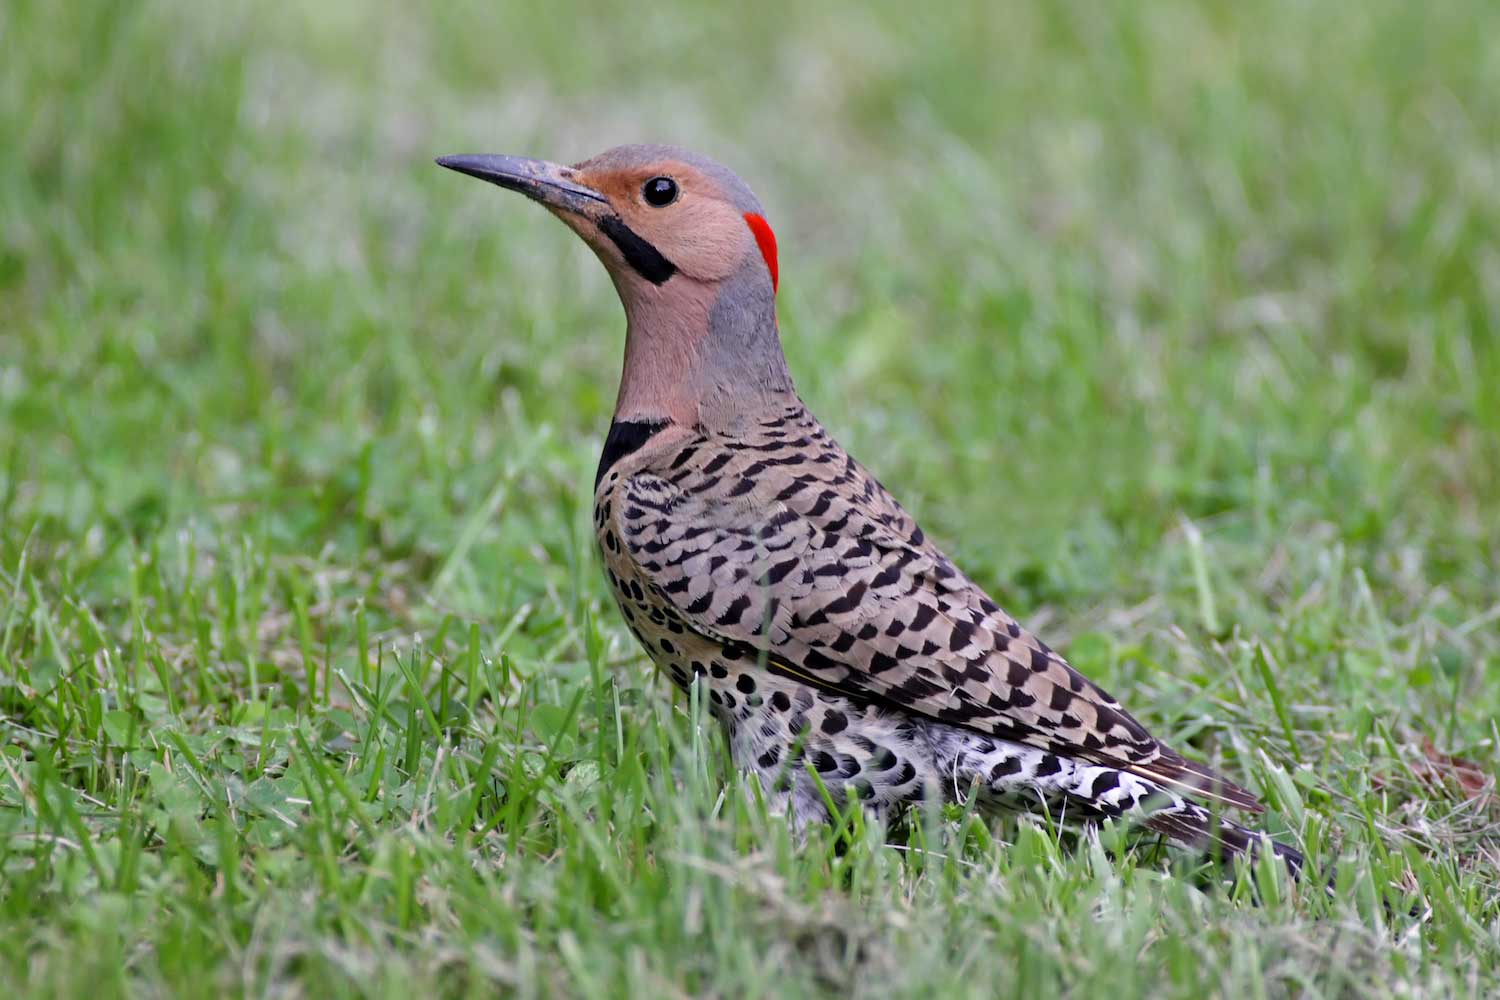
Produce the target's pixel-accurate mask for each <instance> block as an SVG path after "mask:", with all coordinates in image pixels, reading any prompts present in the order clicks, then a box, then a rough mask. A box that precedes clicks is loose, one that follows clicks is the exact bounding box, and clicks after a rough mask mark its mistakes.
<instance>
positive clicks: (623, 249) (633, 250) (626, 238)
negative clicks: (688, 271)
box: [599, 215, 677, 285]
mask: <svg viewBox="0 0 1500 1000" xmlns="http://www.w3.org/2000/svg"><path fill="white" fill-rule="evenodd" d="M599 230H600V231H601V232H602V233H604V235H605V236H608V237H609V238H610V240H611V242H613V243H614V245H615V246H617V247H619V248H620V253H621V254H623V255H624V257H625V263H627V264H629V265H630V266H631V267H633V268H635V271H636V273H637V274H639V275H640V276H641V277H643V278H645V279H646V280H647V281H649V282H651V283H652V284H653V285H659V284H661V283H662V282H664V281H666V280H667V279H668V278H670V277H671V276H672V275H674V274H676V273H677V266H676V265H675V264H673V263H672V262H671V261H670V260H667V258H665V257H663V256H662V255H661V251H659V250H657V249H656V247H654V246H652V245H651V244H650V243H647V242H646V241H645V240H643V239H641V238H640V237H639V236H638V235H636V233H635V230H633V229H631V228H630V227H629V226H627V225H625V223H624V221H623V220H621V218H620V217H619V216H618V215H606V216H605V217H604V218H602V219H600V220H599Z"/></svg>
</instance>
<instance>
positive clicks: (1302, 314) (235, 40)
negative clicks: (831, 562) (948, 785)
mask: <svg viewBox="0 0 1500 1000" xmlns="http://www.w3.org/2000/svg"><path fill="white" fill-rule="evenodd" d="M1429 8H1430V9H1429ZM1497 37H1500V6H1497V5H1495V4H1492V3H1489V2H1486V0H1455V2H1453V3H1445V4H1439V5H1420V4H1409V3H1402V2H1398V0H1371V2H1368V3H1363V4H1359V5H1357V6H1354V5H1347V4H1333V3H1317V2H1312V3H1309V2H1300V0H1266V2H1254V3H1236V2H1227V0H1226V2H1221V3H1210V4H1202V3H1188V2H1180V3H1179V2H1172V3H1161V4H1149V5H1147V4H1102V3H1101V4H1055V5H1052V4H1048V5H1043V4H1036V5H1032V4H974V5H972V6H971V5H949V6H939V7H934V8H931V9H928V10H926V11H925V12H924V11H922V10H919V9H917V8H915V7H913V6H911V5H909V4H898V3H894V2H887V0H839V2H836V3H828V4H794V3H790V2H787V3H780V2H772V3H769V4H763V5H759V6H757V7H756V8H755V10H754V12H748V11H741V10H737V9H736V8H734V7H730V6H727V5H726V6H723V7H714V8H711V9H710V8H706V7H704V6H700V5H698V4H695V3H689V2H686V0H663V2H659V3H655V4H651V5H644V6H643V5H620V6H619V9H618V10H616V11H615V12H614V13H608V14H606V13H603V12H601V11H598V10H596V9H595V5H580V6H578V7H576V8H573V7H569V6H565V5H530V4H519V3H508V2H502V3H493V2H491V3H477V2H467V3H456V4H450V5H443V6H442V7H441V8H437V9H435V10H434V11H433V12H424V11H423V9H422V7H421V6H420V5H415V4H400V3H394V2H383V3H369V4H359V3H352V2H348V0H332V2H326V3H307V4H302V5H296V6H294V5H289V4H258V5H251V4H228V3H218V2H211V3H207V4H190V3H185V2H180V3H164V2H154V0H142V2H138V3H106V2H87V0H73V2H62V0H6V2H5V3H3V4H0V51H3V52H4V56H3V57H0V137H3V138H0V147H3V150H0V995H4V996H25V995H35V996H76V995H86V996H88V997H90V998H94V1000H103V998H106V997H113V996H120V995H182V996H193V995H201V996H223V995H247V996H265V995H292V996H307V997H330V996H346V995H347V996H354V995H377V996H405V995H411V994H414V993H416V994H420V995H430V996H450V995H452V996H458V995H473V996H491V995H494V994H496V993H497V992H499V993H504V994H507V995H515V996H521V997H529V996H542V995H555V994H574V995H627V994H629V995H639V996H687V995H718V996H726V997H737V996H753V995H762V996H769V995H775V996H799V995H824V994H839V995H862V996H884V995H891V996H914V997H915V996H926V995H932V994H933V993H934V992H935V991H940V993H941V994H942V995H950V994H951V995H972V996H980V997H985V996H1007V995H1009V996H1046V995H1051V994H1056V993H1058V992H1066V993H1068V994H1069V995H1071V996H1078V997H1092V996H1107V997H1109V998H1111V1000H1123V998H1127V997H1134V996H1152V997H1201V996H1222V997H1246V996H1248V997H1255V996H1267V997H1275V996H1284V995H1308V996H1324V997H1327V996H1355V995H1360V996H1362V995H1376V996H1384V995H1390V996H1442V995H1459V996H1483V995H1494V994H1495V992H1496V991H1497V990H1500V877H1497V870H1496V869H1497V864H1500V800H1497V798H1496V795H1495V779H1496V774H1497V764H1496V760H1497V746H1500V731H1497V723H1496V719H1497V717H1500V239H1497V234H1500V49H1497V47H1496V45H1495V39H1496V38H1497ZM648 140H649V141H663V140H664V141H674V142H679V143H681V144H684V145H688V146H691V147H694V148H698V149H701V150H703V151H705V152H708V153H710V154H712V155H714V156H716V157H717V158H719V159H721V160H723V161H725V162H727V163H729V164H730V165H732V166H734V167H735V168H736V169H737V170H738V171H739V172H740V173H741V174H742V175H743V176H744V177H745V178H746V179H747V180H748V181H749V182H750V183H751V185H752V186H753V187H755V188H756V190H757V191H758V193H759V194H760V195H761V198H762V200H763V201H764V202H765V203H766V206H767V211H768V215H769V217H770V221H771V223H772V224H773V225H774V226H775V227H776V230H777V234H778V237H779V240H780V248H781V293H780V300H779V308H780V318H781V325H782V330H783V335H784V339H785V342H786V348H787V353H788V356H789V359H790V362H791V365H792V368H793V371H794V372H795V373H796V375H797V377H798V382H799V386H800V388H801V390H802V393H803V396H804V397H805V398H806V400H807V401H808V403H809V405H810V406H811V407H812V409H813V410H814V411H815V412H816V413H818V414H819V415H820V416H821V417H822V419H823V420H824V421H825V423H827V424H828V426H829V427H830V428H831V429H832V430H833V432H834V433H835V435H836V436H838V437H839V439H840V440H841V441H842V442H843V443H844V444H845V445H847V446H848V447H849V449H850V451H852V452H853V453H854V454H856V455H857V456H859V457H860V458H861V459H862V460H863V461H864V462H865V464H866V465H868V466H869V467H870V468H871V469H872V470H873V471H874V472H875V473H876V475H878V476H879V477H880V479H881V480H882V481H883V482H885V483H886V484H887V485H888V486H889V487H891V489H892V490H893V491H894V492H895V493H896V495H897V496H898V497H900V498H901V499H902V500H903V501H904V502H905V503H906V504H907V506H908V507H909V508H911V509H912V510H913V511H914V513H916V514H917V516H918V517H919V518H920V519H921V520H922V522H923V524H924V526H925V527H926V529H927V532H928V534H929V535H931V536H933V537H934V538H936V539H937V540H938V541H939V542H940V544H942V545H943V546H944V548H946V549H947V550H948V552H949V553H950V554H951V555H952V556H953V557H954V558H955V559H956V560H957V561H958V562H959V564H960V565H962V566H963V567H964V568H965V569H966V570H967V571H968V572H969V573H970V575H972V576H973V577H974V578H975V579H976V580H978V581H979V582H980V583H981V584H982V585H984V586H985V587H986V588H988V589H989V590H990V591H991V592H992V593H993V594H994V595H995V596H996V598H997V599H999V600H1000V601H1001V603H1003V604H1004V605H1006V606H1007V607H1008V608H1009V609H1010V610H1011V611H1013V612H1015V613H1016V614H1018V615H1019V616H1021V617H1022V619H1023V620H1025V621H1026V622H1028V623H1029V624H1030V625H1032V626H1033V627H1034V628H1036V629H1037V630H1038V631H1039V632H1041V633H1042V634H1043V635H1044V636H1045V637H1046V638H1047V639H1048V640H1049V641H1050V642H1051V643H1052V644H1053V645H1054V646H1056V647H1058V648H1059V649H1060V650H1061V651H1063V652H1064V653H1065V654H1066V655H1068V656H1069V657H1070V658H1071V659H1072V661H1073V662H1074V664H1075V665H1077V666H1078V667H1079V668H1081V669H1082V670H1083V671H1084V672H1085V673H1087V674H1089V675H1090V676H1092V677H1093V678H1095V679H1096V680H1098V681H1099V682H1101V683H1102V684H1103V685H1104V686H1105V687H1106V688H1107V689H1108V690H1110V691H1112V692H1113V693H1115V694H1116V695H1117V696H1119V697H1120V698H1121V700H1122V701H1123V702H1124V703H1125V704H1126V705H1127V706H1129V707H1130V708H1132V709H1133V711H1134V712H1135V714H1136V715H1137V716H1139V717H1140V718H1141V719H1142V720H1143V721H1144V722H1146V723H1147V724H1148V725H1149V726H1150V727H1151V728H1152V729H1153V731H1154V732H1155V733H1156V734H1157V735H1159V736H1161V737H1162V738H1163V739H1165V740H1166V741H1167V742H1169V743H1171V744H1173V745H1175V746H1178V747H1180V748H1182V749H1184V750H1186V751H1187V752H1188V753H1190V754H1191V755H1193V756H1195V757H1197V758H1198V759H1201V760H1205V761H1207V762H1209V763H1212V764H1214V765H1215V766H1218V767H1219V768H1220V769H1222V770H1223V771H1224V772H1225V773H1227V774H1228V775H1229V776H1231V777H1232V778H1234V779H1235V780H1237V781H1239V782H1241V783H1243V784H1245V785H1247V786H1248V787H1250V788H1251V789H1253V790H1254V791H1256V792H1257V793H1258V794H1260V795H1262V796H1263V797H1264V799H1265V800H1266V801H1267V803H1268V804H1269V807H1270V808H1269V811H1268V813H1267V815H1266V816H1265V817H1263V818H1262V819H1261V820H1258V821H1257V822H1263V824H1264V825H1265V827H1266V828H1267V829H1269V830H1271V831H1273V832H1275V833H1276V834H1278V835H1279V836H1283V837H1285V838H1287V839H1288V840H1289V842H1292V843H1295V844H1297V845H1298V846H1299V847H1301V848H1302V849H1303V850H1305V851H1306V852H1307V853H1308V854H1309V856H1310V857H1311V858H1312V859H1313V860H1314V863H1315V864H1317V865H1318V866H1320V867H1321V868H1322V869H1323V870H1324V871H1325V872H1327V873H1328V874H1329V875H1330V876H1332V877H1335V878H1336V881H1337V891H1336V893H1335V894H1334V896H1333V898H1327V897H1325V896H1324V895H1323V894H1322V893H1321V892H1320V891H1319V890H1318V888H1317V886H1316V885H1312V886H1302V887H1299V886H1296V885H1289V884H1286V883H1285V882H1284V881H1280V880H1278V879H1277V878H1276V873H1275V872H1274V871H1272V870H1270V869H1265V870H1258V871H1240V872H1238V873H1237V876H1238V877H1237V879H1236V880H1235V881H1234V882H1233V884H1227V883H1224V882H1222V881H1221V880H1218V879H1215V878H1213V877H1212V876H1211V875H1210V874H1209V873H1208V871H1207V870H1206V869H1205V867H1204V866H1203V864H1202V863H1201V862H1200V861H1199V860H1197V859H1194V858H1192V857H1186V856H1183V855H1181V854H1175V853H1171V852H1167V851H1164V850H1163V849H1162V848H1161V846H1160V845H1159V844H1157V843H1156V842H1155V841H1153V840H1149V839H1147V840H1141V839H1136V838H1130V837H1126V836H1125V835H1124V834H1123V832H1122V831H1118V830H1107V831H1105V833H1104V835H1103V837H1102V838H1099V839H1079V838H1077V837H1075V836H1072V835H1071V834H1069V833H1067V832H1065V831H1058V830H1056V829H1053V828H1050V827H1049V826H1047V825H1046V824H1041V823H1019V822H1015V821H995V822H990V821H987V820H985V819H984V818H982V817H976V816H973V815H968V814H964V813H962V812H961V811H958V810H952V811H949V812H947V813H943V814H937V815H928V816H921V817H913V820H912V822H911V824H910V825H909V828H908V829H907V830H905V831H904V832H903V833H902V834H901V835H900V836H896V837H891V838H889V839H888V838H887V837H886V836H885V835H884V834H882V833H880V832H878V831H875V830H871V829H865V828H862V827H860V826H858V825H857V824H856V825H854V826H850V827H848V828H845V829H842V830H819V831H815V832H814V834H813V835H812V836H811V837H810V838H809V839H808V841H807V842H806V843H798V842H797V841H796V840H795V839H794V838H793V837H791V836H790V834H789V832H788V830H787V829H786V827H785V826H784V824H782V823H780V822H778V821H777V820H775V819H774V818H771V817H768V816H767V815H765V813H764V811H763V809H762V808H761V807H760V806H758V805H756V804H755V803H754V801H753V799H752V798H751V797H750V796H749V795H748V793H747V789H746V787H745V785H744V783H743V781H742V780H741V779H740V778H739V777H738V776H737V775H736V774H735V773H734V771H733V769H732V768H731V767H730V766H729V764H728V760H727V749H726V746H725V744H724V741H723V738H722V736H721V734H720V733H719V732H718V730H717V729H716V728H715V726H714V725H713V724H712V722H711V720H709V719H708V718H707V717H706V715H704V713H702V712H701V710H699V709H698V707H697V706H695V705H694V704H692V703H691V702H689V701H688V700H687V699H684V698H682V697H681V696H675V697H674V694H673V688H672V686H671V685H670V684H669V683H667V682H666V681H665V680H664V679H662V678H660V677H657V676H656V675H655V674H654V673H653V671H652V669H651V668H650V665H649V663H648V662H647V660H646V659H645V657H644V656H643V654H642V653H641V651H640V650H639V649H638V648H637V646H636V645H635V643H634V641H633V640H632V639H631V637H630V635H629V633H628V632H627V630H626V628H625V627H624V624H623V622H622V620H621V619H620V618H619V616H618V613H617V612H616V610H615V608H614V607H613V604H612V602H611V600H610V598H609V595H608V593H607V590H606V586H605V582H604V580H603V578H602V575H601V573H600V571H599V565H598V557H597V555H596V553H595V551H594V548H593V541H592V537H591V534H590V528H589V512H588V505H589V493H590V484H591V482H592V473H593V466H594V463H595V460H596V456H597V453H598V450H599V447H600V445H601V442H602V439H603V435H604V431H605V429H606V427H607V425H608V420H609V413H610V408H611V405H612V403H613V399H614V390H615V380H616V379H617V377H618V369H619V363H620V354H621V348H622V344H623V318H622V315H621V311H620V307H619V305H618V303H617V301H616V299H615V295H614V292H613V290H612V288H611V287H610V284H609V281H608V279H607V277H606V275H605V274H604V272H603V270H602V268H600V267H599V266H598V264H597V263H596V262H595V260H594V259H593V258H592V256H591V255H590V254H589V253H588V251H587V250H586V249H585V248H584V247H583V246H582V245H581V244H580V243H579V242H578V241H577V240H576V239H575V238H574V237H573V236H572V235H571V234H569V233H568V232H567V231H566V230H565V229H564V228H563V227H561V226H559V225H558V224H557V223H556V222H555V221H553V220H552V219H550V218H549V217H548V216H547V215H546V213H544V212H542V211H540V210H538V209H537V208H535V207H534V206H531V205H528V204H526V203H525V202H524V201H523V200H522V199H520V198H517V197H515V196H513V195H507V194H503V193H501V192H500V191H498V190H496V189H494V188H490V187H487V186H485V185H481V184H477V183H475V182H473V181H470V180H467V179H464V178H461V177H457V176H455V175H453V174H451V173H447V172H445V171H443V170H440V169H439V168H437V167H435V166H434V165H433V164H432V162H431V160H432V157H433V156H435V155H439V154H444V153H456V152H510V153H524V154H529V155H537V156H544V157H548V158H552V159H561V160H576V159H581V158H583V157H584V156H587V155H589V154H591V153H594V152H596V151H598V150H601V149H603V148H605V147H607V146H611V145H614V144H616V143H620V142H629V141H648ZM1231 874H1232V875H1233V874H1236V873H1231ZM1382 901H1387V902H1391V903H1392V904H1393V905H1392V906H1391V908H1390V910H1389V911H1387V909H1386V907H1385V906H1383V905H1382ZM1413 906H1414V907H1416V909H1417V910H1419V911H1422V912H1425V917H1424V918H1423V919H1420V920H1413V919H1411V918H1410V917H1407V916H1406V915H1405V914H1406V910H1407V908H1408V907H1413Z"/></svg>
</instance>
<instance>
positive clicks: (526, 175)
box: [437, 155, 609, 216]
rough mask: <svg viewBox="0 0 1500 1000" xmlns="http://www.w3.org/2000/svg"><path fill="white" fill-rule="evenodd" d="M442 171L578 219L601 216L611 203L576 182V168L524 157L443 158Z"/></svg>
mask: <svg viewBox="0 0 1500 1000" xmlns="http://www.w3.org/2000/svg"><path fill="white" fill-rule="evenodd" d="M437 164H438V166H440V167H447V168H448V169H449V170H457V171H458V172H459V173H461V174H468V175H469V176H470V177H478V178H479V179H480V180H482V181H489V182H490V183H491V184H498V185H500V186H501V187H503V188H509V189H510V190H512V191H519V192H521V193H522V194H524V195H525V196H526V197H528V198H530V199H531V200H532V201H539V202H541V203H542V204H543V205H546V206H547V207H548V208H553V209H560V210H562V211H564V212H571V213H574V214H576V215H590V216H592V215H597V214H598V212H599V209H601V208H605V209H607V208H608V207H609V199H607V198H605V197H604V195H602V194H600V193H599V192H598V191H595V190H594V189H593V188H591V187H586V186H585V185H583V184H580V183H578V181H577V180H575V176H576V175H575V173H574V171H573V168H572V167H565V166H563V165H562V164H560V163H549V162H547V161H546V160H533V159H529V158H527V157H524V156H482V155H481V156H467V155H466V156H440V157H438V159H437Z"/></svg>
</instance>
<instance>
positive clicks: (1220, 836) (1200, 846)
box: [943, 737, 1305, 877]
mask: <svg viewBox="0 0 1500 1000" xmlns="http://www.w3.org/2000/svg"><path fill="white" fill-rule="evenodd" d="M966 743H967V745H965V746H959V747H954V748H952V750H951V752H950V754H946V755H944V756H945V757H946V758H948V759H945V760H944V761H943V767H944V770H945V772H946V773H948V774H950V775H951V776H952V779H953V782H954V788H953V790H954V791H955V792H956V793H958V794H960V795H961V794H963V792H964V791H966V790H967V788H968V787H969V786H970V785H971V784H972V783H973V782H975V781H976V780H977V782H978V783H979V785H980V788H981V794H983V795H984V796H985V799H986V800H987V801H988V802H990V803H992V804H994V805H998V806H1001V807H1006V808H1014V809H1023V810H1027V811H1031V812H1036V811H1038V810H1043V811H1045V812H1046V813H1047V814H1048V815H1049V816H1051V817H1052V818H1053V819H1055V820H1057V821H1059V822H1062V823H1071V824H1084V825H1095V824H1098V823H1100V822H1102V821H1103V820H1105V819H1114V820H1116V821H1118V822H1124V823H1130V824H1133V825H1138V826H1141V827H1143V828H1145V829H1148V830H1152V831H1154V832H1157V833H1160V834H1162V835H1163V836H1165V837H1167V838H1168V839H1170V840H1171V841H1172V842H1173V843H1175V844H1177V845H1178V846H1181V847H1186V848H1189V849H1191V850H1196V851H1202V852H1205V853H1207V854H1210V855H1213V856H1215V857H1217V858H1219V859H1221V860H1223V861H1233V860H1234V859H1235V858H1240V857H1243V858H1245V859H1246V860H1247V861H1252V862H1253V861H1254V860H1256V859H1257V858H1259V857H1261V856H1262V855H1264V854H1266V853H1269V854H1270V855H1272V856H1274V857H1278V858H1280V859H1282V861H1284V862H1285V863H1286V866H1287V870H1288V872H1289V873H1290V874H1291V875H1292V876H1293V877H1297V876H1299V875H1300V874H1301V873H1302V870H1303V868H1304V867H1305V860H1304V858H1303V857H1302V854H1301V853H1300V852H1298V851H1297V850H1296V849H1294V848H1292V847H1289V846H1287V845H1286V844H1283V843H1281V842H1279V841H1276V840H1273V839H1271V837H1269V836H1268V835H1266V834H1264V833H1260V832H1257V831H1255V830H1251V829H1249V828H1247V827H1244V826H1241V825H1239V824H1238V823H1234V822H1231V821H1230V820H1227V819H1224V818H1223V817H1220V816H1216V815H1214V814H1213V813H1211V812H1209V810H1207V809H1205V808H1204V807H1203V806H1201V805H1199V804H1198V803H1196V802H1194V801H1193V800H1191V799H1189V798H1187V797H1186V796H1185V795H1184V794H1183V793H1182V792H1180V791H1178V790H1176V789H1174V788H1172V787H1169V786H1167V785H1164V784H1162V783H1159V782H1156V781H1152V780H1150V779H1149V778H1145V777H1142V776H1141V775H1139V774H1134V773H1132V772H1130V771H1125V770H1121V769H1120V768H1117V767H1110V766H1107V765H1103V764H1094V763H1089V762H1085V761H1080V760H1077V759H1075V758H1072V757H1066V756H1063V755H1061V754H1057V753H1053V752H1051V751H1047V750H1040V749H1037V748H1035V747H1029V746H1024V745H1022V744H1019V743H1010V742H1006V741H1003V740H994V739H989V738H978V737H976V738H974V739H973V740H970V741H966Z"/></svg>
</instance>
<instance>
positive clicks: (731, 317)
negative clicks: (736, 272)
mask: <svg viewBox="0 0 1500 1000" xmlns="http://www.w3.org/2000/svg"><path fill="white" fill-rule="evenodd" d="M754 278H755V276H754V275H746V276H744V277H738V276H737V277H734V278H731V279H729V280H728V281H725V282H721V283H718V284H713V285H710V284H704V283H699V282H693V281H692V280H691V279H687V278H686V277H680V278H674V279H673V280H672V281H671V282H669V283H668V284H667V285H665V286H662V287H661V288H657V287H649V288H641V287H639V286H638V285H636V286H632V287H629V288H621V289H620V293H621V294H620V297H621V300H622V301H623V302H624V304H625V313H626V317H627V325H626V332H625V364H624V367H623V370H622V372H621V377H620V394H619V397H618V398H617V399H616V401H615V420H616V421H621V422H660V421H668V422H671V423H677V424H682V425H685V426H689V427H692V426H700V427H704V428H706V429H710V430H726V431H729V430H732V429H733V428H735V427H737V426H740V425H741V424H743V423H745V422H746V421H748V420H752V419H754V418H755V417H756V416H758V415H760V414H763V413H765V412H767V411H768V410H780V409H783V408H784V407H785V406H786V404H787V402H788V401H789V400H793V399H795V398H796V389H795V388H794V387H793V385H792V376H791V373H790V371H789V370H788V369H787V364H786V357H785V355H783V354H782V351H781V338H780V335H779V333H778V330H777V325H776V300H775V297H774V293H773V292H772V289H771V287H770V282H769V280H766V279H764V278H762V280H761V281H760V282H759V283H757V282H756V281H755V280H754ZM761 286H764V287H761Z"/></svg>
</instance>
